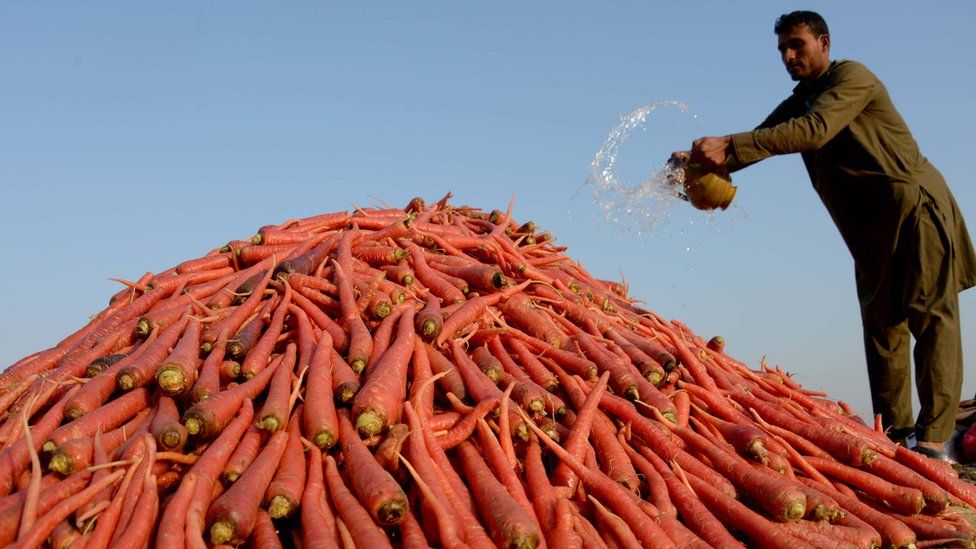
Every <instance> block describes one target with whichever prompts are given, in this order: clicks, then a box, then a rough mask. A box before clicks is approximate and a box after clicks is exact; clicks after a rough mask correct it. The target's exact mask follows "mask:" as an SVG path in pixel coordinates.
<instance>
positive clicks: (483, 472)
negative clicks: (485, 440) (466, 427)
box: [458, 442, 543, 548]
mask: <svg viewBox="0 0 976 549" xmlns="http://www.w3.org/2000/svg"><path fill="white" fill-rule="evenodd" d="M458 449H459V451H460V456H461V465H462V467H463V469H464V474H465V477H466V478H467V479H468V484H469V485H470V487H471V490H472V492H473V495H474V498H475V501H476V502H477V504H478V510H479V511H480V512H481V516H482V517H483V518H484V520H485V522H486V526H487V527H488V530H487V531H488V533H489V535H490V536H491V539H492V540H493V541H494V542H495V543H496V544H497V545H498V546H501V547H510V548H514V547H518V548H526V547H527V548H531V547H536V546H538V545H539V544H540V543H541V542H542V540H543V535H542V532H541V531H540V530H539V526H538V525H537V524H536V523H535V521H534V520H533V519H532V517H530V516H529V514H528V513H526V511H525V510H524V509H523V508H522V506H521V505H519V504H518V503H517V502H516V501H515V500H514V499H513V498H512V496H511V495H509V493H508V490H507V489H506V488H505V486H503V485H502V484H501V483H500V482H498V480H497V479H496V478H495V476H494V475H493V474H492V473H491V470H490V469H489V468H488V466H487V464H485V462H484V460H483V459H482V458H481V454H480V453H479V452H478V450H476V449H475V447H474V446H472V445H471V443H469V442H463V443H461V445H460V446H459V447H458Z"/></svg>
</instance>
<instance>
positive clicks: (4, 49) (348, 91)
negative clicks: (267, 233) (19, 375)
mask: <svg viewBox="0 0 976 549" xmlns="http://www.w3.org/2000/svg"><path fill="white" fill-rule="evenodd" d="M693 5H694V7H693V8H689V7H688V4H685V3H679V2H654V3H652V2H639V3H638V2H615V3H612V4H601V3H596V2H588V3H584V2H493V3H478V4H474V3H456V2H415V3H406V2H396V3H394V2H389V3H370V5H369V7H358V6H353V4H352V3H346V4H345V5H343V6H329V5H322V4H318V3H306V2H292V3H288V4H287V5H284V4H276V3H270V2H268V3H255V2H235V3H233V4H231V3H223V2H207V3H197V2H167V3H165V4H163V3H140V4H138V5H133V4H131V3H123V2H118V3H109V2H101V3H77V2H45V3H32V2H5V3H3V4H0V128H2V131H0V186H2V197H3V198H2V201H0V216H2V219H3V220H4V222H5V227H6V236H7V238H6V239H5V243H4V251H5V253H4V254H3V266H4V267H5V268H2V269H0V302H2V303H3V304H4V307H3V313H2V314H0V365H6V364H9V363H11V362H13V361H14V360H16V359H17V358H19V357H21V356H23V355H26V354H29V353H31V352H34V351H36V350H40V349H42V348H45V347H47V346H49V345H51V344H53V343H54V342H56V341H57V340H59V339H60V338H62V337H64V336H65V335H67V334H68V333H69V332H70V331H72V330H73V329H76V328H77V327H80V326H81V325H82V324H83V322H84V321H85V319H86V318H87V317H88V315H90V314H92V313H94V312H96V311H98V310H100V309H101V308H102V307H104V306H105V304H106V302H107V299H108V297H109V296H110V295H111V294H112V293H114V292H115V291H116V289H117V287H116V286H115V285H114V284H113V283H110V282H108V281H107V279H108V278H109V277H123V278H133V279H134V278H138V276H139V275H141V274H142V273H143V272H145V271H160V270H163V269H165V268H167V267H169V266H171V265H173V264H175V263H178V262H179V261H181V260H184V259H188V258H192V257H196V256H198V255H200V254H202V253H204V252H205V251H206V250H208V249H209V248H211V247H213V246H216V245H219V244H222V243H224V242H226V241H227V240H230V239H232V238H240V237H246V236H248V235H250V234H252V233H253V232H254V231H255V230H256V229H257V228H258V227H260V226H261V225H264V224H268V223H275V222H280V221H282V220H284V219H287V218H290V217H296V216H304V215H311V214H314V213H320V212H328V211H336V210H340V209H346V208H348V207H350V205H352V204H357V205H373V204H375V203H376V202H375V200H374V199H373V198H371V197H379V198H381V199H382V200H385V201H388V202H390V203H393V204H405V203H406V202H407V201H408V200H409V198H411V197H412V196H414V195H422V196H424V197H427V198H428V199H433V198H437V197H439V196H440V195H442V194H443V193H445V192H446V191H448V190H450V191H452V192H454V194H455V195H456V196H457V199H456V200H457V201H458V202H463V203H468V204H472V205H477V206H481V207H483V208H486V209H491V208H500V207H503V206H505V205H506V204H507V202H508V199H509V197H510V196H511V194H512V192H513V191H514V192H515V194H516V206H515V213H516V216H517V218H519V219H523V220H525V219H532V220H533V221H535V222H536V223H537V224H538V225H540V226H543V227H548V228H549V229H551V230H552V231H553V233H554V234H555V235H556V237H557V238H558V239H559V241H560V242H561V243H562V244H564V245H567V246H569V247H570V254H571V255H573V256H574V257H576V258H578V259H579V260H581V261H582V262H583V264H584V266H586V267H587V268H588V269H589V270H590V271H591V272H592V273H594V274H595V275H598V276H602V277H618V276H619V275H620V273H621V272H622V273H623V274H624V275H625V276H626V278H627V280H628V281H629V282H630V284H631V287H632V293H633V294H634V295H636V296H640V297H642V298H643V299H644V300H645V301H646V302H647V305H648V306H649V307H650V308H651V309H653V310H655V311H657V312H659V313H660V314H663V315H665V316H667V317H670V318H677V319H680V320H682V321H684V322H686V323H687V324H689V325H690V326H691V327H692V328H693V329H695V330H696V331H698V332H699V333H701V334H702V335H704V336H710V335H714V334H721V335H723V336H725V338H726V339H727V340H728V347H727V348H728V350H729V352H730V354H732V355H733V356H735V357H737V358H739V359H740V360H743V361H745V362H747V363H749V364H752V365H755V364H756V363H757V361H758V360H759V359H760V358H761V357H762V356H764V355H765V356H767V360H768V361H769V362H770V363H773V364H781V365H782V366H783V367H784V368H786V369H787V370H789V371H792V372H796V373H797V379H799V380H800V381H801V382H802V383H804V384H805V385H807V386H809V387H811V388H818V389H824V390H826V391H828V392H829V393H830V395H831V396H832V397H834V398H840V399H843V400H846V401H848V402H850V403H851V404H853V405H854V406H855V408H856V409H857V410H859V411H861V412H864V413H869V412H870V406H869V404H868V402H869V401H868V392H867V378H866V375H865V373H864V365H863V356H862V347H861V335H860V334H861V330H860V321H859V317H858V312H857V304H856V298H855V294H854V286H853V266H852V263H851V260H850V258H849V256H848V254H847V251H846V248H845V247H844V245H843V243H842V242H841V240H840V237H839V236H838V235H837V232H836V229H835V228H834V227H833V225H832V224H831V222H830V219H829V218H828V216H827V214H826V212H825V210H824V209H823V207H822V205H821V204H820V203H819V200H818V198H817V197H816V195H815V193H814V192H813V190H812V188H811V187H810V184H809V182H808V180H807V176H806V173H805V171H804V170H803V167H802V164H801V162H800V159H799V158H798V157H782V158H774V159H770V160H768V161H765V162H762V163H760V164H758V165H756V166H753V167H751V168H749V169H748V170H746V171H743V172H740V173H739V174H736V177H735V180H736V181H735V182H736V184H737V185H738V186H739V194H738V196H737V197H736V200H735V208H734V209H732V210H729V211H728V212H725V213H723V214H717V215H715V216H713V221H714V223H711V224H705V225H704V226H703V225H702V223H701V221H702V219H703V218H702V217H701V216H700V215H699V214H697V213H696V212H692V211H690V207H688V206H687V205H680V207H681V208H684V210H681V211H679V212H677V213H676V215H675V218H674V219H672V220H670V221H669V223H670V226H667V225H668V224H665V225H666V227H665V228H666V229H667V230H662V231H655V232H654V233H652V234H651V235H649V236H641V237H637V236H635V235H632V234H626V233H624V232H623V231H621V230H619V227H615V226H613V225H612V224H609V223H607V222H605V221H602V220H600V218H599V216H598V215H596V214H597V213H598V210H597V209H596V208H595V206H594V205H593V204H592V203H591V201H590V199H589V198H588V195H587V192H588V191H587V190H586V189H583V190H582V191H581V192H580V193H579V194H577V196H576V198H572V196H573V194H574V193H575V192H576V191H577V190H578V189H579V188H580V185H581V184H582V183H583V182H584V180H585V178H586V175H587V168H588V165H589V163H590V162H591V161H592V159H593V156H594V154H595V153H596V151H597V150H598V149H599V148H600V145H601V143H602V142H603V140H604V139H605V138H606V136H607V133H608V132H609V131H610V129H611V128H612V127H613V126H614V125H615V124H616V123H617V122H618V121H619V120H620V116H621V115H623V114H626V113H628V112H630V111H632V110H634V109H636V108H638V107H640V106H642V105H646V104H648V103H652V102H654V101H658V100H664V99H676V100H680V101H682V102H684V103H686V104H688V105H690V106H691V107H692V108H693V109H694V111H695V112H696V113H697V114H698V118H697V120H695V121H694V123H693V124H691V123H689V121H688V119H687V118H685V119H679V120H677V121H674V120H670V119H662V120H661V121H660V122H661V123H660V124H658V125H657V126H649V128H648V131H647V132H646V133H645V134H643V135H641V136H638V137H635V138H634V139H633V140H632V141H631V142H629V143H628V144H627V145H626V146H625V147H624V148H623V149H622V152H621V159H622V162H624V163H626V164H627V166H628V169H629V170H630V171H631V172H632V173H635V174H639V173H647V172H648V171H650V170H652V169H653V168H654V167H655V166H658V165H659V164H660V163H661V162H662V161H663V160H664V158H666V156H667V154H668V153H669V152H670V150H672V149H677V148H681V147H683V146H686V145H687V141H688V140H690V139H691V138H692V137H695V136H697V135H698V134H725V133H729V132H732V131H739V130H743V129H748V128H750V127H752V126H754V125H755V124H756V123H757V122H758V121H760V120H761V119H762V118H763V117H764V116H765V115H766V114H767V113H768V111H769V110H771V109H772V108H773V106H775V104H776V103H777V102H778V101H779V100H781V99H782V98H783V97H785V96H786V95H787V94H788V93H789V91H790V89H791V88H792V85H793V84H792V83H791V82H790V80H789V79H788V77H787V75H786V72H785V70H784V69H783V67H782V66H781V64H780V62H779V59H778V56H777V52H776V50H775V35H774V34H773V32H772V25H773V21H774V19H775V18H776V16H777V15H779V14H781V13H784V12H786V11H790V10H793V9H801V8H808V9H815V10H818V11H820V12H821V13H822V14H823V15H824V16H825V18H826V19H827V21H828V23H829V25H830V27H831V34H832V38H833V48H832V52H833V57H835V58H850V59H857V60H859V61H861V62H863V63H865V64H866V65H867V66H868V67H869V68H871V69H872V70H873V71H874V72H875V73H876V74H877V75H878V76H879V77H880V78H881V79H882V80H883V81H884V82H885V84H886V85H887V87H888V89H889V91H890V93H891V95H892V97H893V99H894V101H895V104H896V105H897V106H898V108H899V109H900V110H901V113H902V115H903V116H904V117H905V118H906V120H907V121H908V123H909V125H910V127H911V129H912V131H913V133H914V135H915V137H916V139H917V140H918V142H919V144H920V145H921V147H922V151H923V153H924V154H925V155H927V156H928V157H929V159H930V160H932V162H933V163H934V164H935V165H936V166H937V167H938V168H939V169H940V170H941V171H942V173H943V174H944V175H945V177H946V179H947V180H948V181H949V183H950V186H951V187H952V189H953V191H954V193H955V196H956V199H957V201H958V202H959V205H960V208H961V209H962V212H963V214H964V215H965V216H967V217H968V218H969V220H970V223H971V225H972V224H976V189H974V187H973V185H972V183H971V182H972V163H971V157H972V154H973V153H972V151H974V150H976V143H974V134H973V132H972V127H973V122H974V115H973V113H974V112H976V109H974V104H976V85H974V84H976V82H974V77H973V74H974V73H973V70H972V69H973V65H972V59H973V55H974V53H976V48H974V45H973V44H974V42H973V41H972V39H971V29H972V27H973V24H974V23H976V5H974V4H972V3H970V2H962V1H947V2H939V3H934V4H931V5H927V6H925V7H924V9H923V7H922V5H921V4H919V3H917V2H883V3H882V2H811V3H805V4H798V3H795V2H759V1H756V2H744V1H731V0H730V1H721V2H719V1H715V2H699V3H694V4H693ZM282 6H286V7H282ZM696 215H697V216H698V217H695V216H696ZM723 216H724V217H723ZM692 221H694V222H696V224H695V225H694V226H693V227H691V226H688V225H686V224H687V223H690V222H692ZM689 248H690V250H689ZM961 303H962V315H963V322H964V324H963V331H964V340H965V352H966V353H967V355H968V356H969V357H971V360H970V364H973V361H976V348H974V346H973V344H972V342H973V341H976V337H974V336H976V328H974V327H976V323H974V319H976V293H974V292H967V293H965V294H963V295H962V296H961ZM0 367H2V366H0ZM972 371H973V368H972V367H967V374H969V373H971V372H972ZM974 377H976V376H972V375H967V379H966V382H965V387H964V391H963V392H964V396H971V395H972V394H973V392H974V389H976V379H974Z"/></svg>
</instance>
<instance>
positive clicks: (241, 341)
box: [218, 297, 278, 362]
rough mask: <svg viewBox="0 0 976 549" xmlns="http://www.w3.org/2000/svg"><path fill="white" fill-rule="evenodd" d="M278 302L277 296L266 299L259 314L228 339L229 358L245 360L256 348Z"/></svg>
mask: <svg viewBox="0 0 976 549" xmlns="http://www.w3.org/2000/svg"><path fill="white" fill-rule="evenodd" d="M277 304H278V300H277V299H276V298H275V297H272V298H271V299H268V300H265V302H264V305H262V306H261V308H260V309H258V312H257V314H256V315H254V317H253V318H252V319H251V320H249V321H247V324H245V325H244V327H243V328H241V329H240V330H239V331H238V332H237V333H236V334H234V336H233V337H231V338H230V339H228V340H227V356H228V357H229V358H231V359H232V360H236V361H238V362H240V361H242V360H244V358H245V357H246V356H247V355H248V353H250V352H251V349H252V348H254V344H255V343H257V341H258V339H260V338H261V332H262V331H263V330H264V325H265V323H266V322H268V321H269V320H271V311H273V310H274V308H275V306H276V305H277ZM218 339H219V338H218Z"/></svg>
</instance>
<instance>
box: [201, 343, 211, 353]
mask: <svg viewBox="0 0 976 549" xmlns="http://www.w3.org/2000/svg"><path fill="white" fill-rule="evenodd" d="M200 349H201V350H202V351H203V352H205V353H209V352H210V350H211V349H213V343H204V344H203V345H201V346H200Z"/></svg>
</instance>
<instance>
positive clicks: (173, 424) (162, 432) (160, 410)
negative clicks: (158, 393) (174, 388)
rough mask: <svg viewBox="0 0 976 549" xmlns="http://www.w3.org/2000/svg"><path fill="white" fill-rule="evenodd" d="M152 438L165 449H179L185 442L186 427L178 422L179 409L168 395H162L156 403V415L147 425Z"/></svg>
mask: <svg viewBox="0 0 976 549" xmlns="http://www.w3.org/2000/svg"><path fill="white" fill-rule="evenodd" d="M149 430H150V432H151V433H152V435H153V438H155V439H156V442H158V443H159V445H160V447H162V448H164V449H166V450H177V451H178V450H180V449H182V448H183V445H184V444H186V437H187V433H186V428H185V427H183V425H181V424H180V411H179V410H177V409H176V403H175V402H173V399H172V398H170V397H168V396H162V397H160V398H159V402H158V403H157V411H156V415H155V416H154V417H153V421H152V424H151V425H150V427H149Z"/></svg>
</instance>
